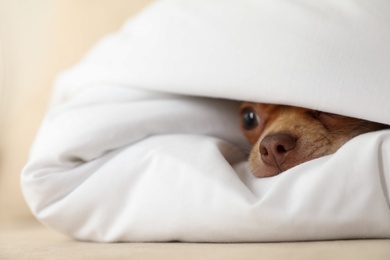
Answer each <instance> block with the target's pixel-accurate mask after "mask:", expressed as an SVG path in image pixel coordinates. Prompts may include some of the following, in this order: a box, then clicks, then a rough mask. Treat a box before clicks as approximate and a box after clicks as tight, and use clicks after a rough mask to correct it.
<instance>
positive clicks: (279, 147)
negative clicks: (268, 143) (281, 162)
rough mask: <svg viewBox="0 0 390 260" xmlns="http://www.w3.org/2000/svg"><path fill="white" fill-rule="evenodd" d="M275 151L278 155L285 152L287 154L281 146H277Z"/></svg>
mask: <svg viewBox="0 0 390 260" xmlns="http://www.w3.org/2000/svg"><path fill="white" fill-rule="evenodd" d="M276 151H277V152H278V153H285V152H287V150H286V149H285V148H284V146H283V145H278V146H277V147H276Z"/></svg>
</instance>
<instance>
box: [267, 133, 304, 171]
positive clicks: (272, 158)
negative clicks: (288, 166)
mask: <svg viewBox="0 0 390 260" xmlns="http://www.w3.org/2000/svg"><path fill="white" fill-rule="evenodd" d="M296 143H297V142H296V139H295V138H294V137H292V136H291V135H288V134H272V135H267V136H266V137H264V138H263V140H262V141H261V142H260V154H261V159H262V160H263V162H264V163H266V164H268V165H271V166H274V167H277V168H278V169H279V170H282V169H281V165H282V164H283V163H284V161H285V158H286V155H287V152H288V151H291V150H292V149H294V147H295V145H296Z"/></svg>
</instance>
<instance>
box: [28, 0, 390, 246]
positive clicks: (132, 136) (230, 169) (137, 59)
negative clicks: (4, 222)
mask: <svg viewBox="0 0 390 260" xmlns="http://www.w3.org/2000/svg"><path fill="white" fill-rule="evenodd" d="M389 46H390V4H389V2H388V1H384V0H383V1H380V0H372V1H363V0H346V1H336V0H321V1H309V0H299V1H298V0H295V1H294V0H291V1H286V0H283V1H282V0H263V1H260V0H240V1H233V0H207V1H206V0H184V1H183V0H170V1H168V0H161V1H157V2H155V3H154V4H152V5H151V6H150V7H149V8H147V9H146V10H144V11H143V12H142V13H141V14H140V15H138V16H137V17H135V18H133V19H131V20H129V22H127V23H126V24H125V26H124V27H123V29H122V30H121V31H120V32H118V33H115V34H113V35H110V36H107V37H106V38H105V39H103V40H102V41H101V42H100V43H99V44H98V45H97V46H95V48H93V50H92V51H91V52H90V53H89V54H88V55H87V56H86V57H85V58H84V59H83V60H82V61H81V62H80V64H79V65H77V66H76V67H74V68H72V69H70V70H69V71H67V72H65V73H63V74H62V75H61V76H60V77H59V78H58V81H57V83H56V88H55V94H54V97H53V102H52V105H51V107H50V110H49V111H48V113H47V116H46V118H45V119H44V122H43V123H42V126H41V129H40V131H39V133H38V136H37V138H36V140H35V143H34V146H33V148H32V150H31V155H30V159H29V161H28V163H27V165H26V167H25V169H24V170H23V172H22V178H21V182H22V189H23V192H24V195H25V198H26V201H27V203H28V205H29V206H30V208H31V210H32V212H33V213H34V215H35V216H36V217H37V218H38V219H39V220H40V221H41V222H42V223H44V224H45V225H47V226H49V227H52V228H54V229H56V230H58V231H60V232H62V233H64V234H66V235H69V236H71V237H74V238H76V239H81V240H90V241H104V242H115V241H172V240H179V241H197V242H250V241H251V242H259V241H302V240H322V239H349V238H390V197H389V188H390V161H389V158H390V131H389V130H384V131H380V132H375V133H369V134H365V135H361V136H359V137H357V138H354V139H353V140H351V141H350V142H348V143H347V144H345V145H344V146H343V147H342V148H341V149H340V150H339V151H337V152H336V153H335V154H333V155H330V156H326V157H322V158H319V159H316V160H313V161H310V162H307V163H304V164H301V165H299V166H296V167H294V168H292V169H290V170H288V171H286V172H284V173H282V174H280V175H278V176H275V177H271V178H264V179H258V178H255V177H253V176H252V175H251V173H250V172H249V170H248V165H247V162H246V157H247V154H248V144H247V143H246V141H245V140H244V138H243V136H242V134H241V132H240V129H239V121H238V106H239V104H240V102H239V101H240V100H249V101H256V102H268V103H280V104H288V105H297V106H302V107H309V108H313V109H319V110H323V111H328V112H333V113H338V114H344V115H347V116H355V117H360V118H364V119H368V120H372V121H378V122H382V123H387V124H390V113H389V111H390V102H389V101H388V100H389V96H390V86H389V82H390V73H389V68H390V48H389ZM235 100H236V101H235Z"/></svg>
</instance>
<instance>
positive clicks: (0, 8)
mask: <svg viewBox="0 0 390 260" xmlns="http://www.w3.org/2000/svg"><path fill="white" fill-rule="evenodd" d="M149 2H151V0H17V1H16V0H0V98H1V99H0V101H1V104H0V108H1V112H0V123H1V126H0V220H1V219H4V218H11V217H12V218H16V217H25V216H29V212H28V210H27V207H26V206H25V204H24V202H23V198H22V196H21V192H20V188H19V174H20V171H21V169H22V167H23V165H24V164H25V162H26V160H27V157H28V150H29V147H30V145H31V143H32V141H33V138H34V135H35V133H36V131H37V128H38V126H39V123H40V121H41V119H42V117H43V115H44V112H45V109H46V106H47V103H48V97H49V93H50V89H51V87H52V83H53V79H54V77H55V75H56V74H57V73H58V72H59V71H61V70H63V69H64V68H67V67H69V66H71V65H72V64H74V63H76V62H77V61H78V60H79V59H80V57H81V56H82V55H83V54H84V53H85V51H86V50H88V49H89V48H90V47H91V45H93V44H94V43H95V42H96V41H97V39H99V38H101V37H102V36H103V35H104V34H106V33H107V32H110V31H115V30H117V29H118V28H120V26H121V24H122V23H123V21H124V20H125V19H126V18H127V17H129V16H130V15H132V14H134V13H135V12H137V11H139V10H140V9H141V8H142V7H143V6H144V5H145V4H146V3H149Z"/></svg>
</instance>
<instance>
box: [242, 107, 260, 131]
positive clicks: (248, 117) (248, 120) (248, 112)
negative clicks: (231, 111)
mask: <svg viewBox="0 0 390 260" xmlns="http://www.w3.org/2000/svg"><path fill="white" fill-rule="evenodd" d="M241 118H242V126H243V128H244V129H245V130H252V129H254V128H256V126H257V125H258V124H259V119H258V116H257V114H256V112H255V111H254V110H253V109H252V108H250V107H246V108H244V109H243V110H242V111H241Z"/></svg>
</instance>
